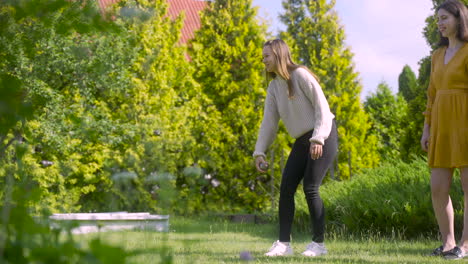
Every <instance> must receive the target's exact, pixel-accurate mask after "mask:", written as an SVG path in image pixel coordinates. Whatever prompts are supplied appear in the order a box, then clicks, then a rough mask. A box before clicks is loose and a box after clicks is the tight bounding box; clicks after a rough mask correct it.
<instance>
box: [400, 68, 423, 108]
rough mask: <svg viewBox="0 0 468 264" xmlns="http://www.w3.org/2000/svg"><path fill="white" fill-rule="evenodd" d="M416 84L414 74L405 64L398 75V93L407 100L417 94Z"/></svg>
mask: <svg viewBox="0 0 468 264" xmlns="http://www.w3.org/2000/svg"><path fill="white" fill-rule="evenodd" d="M417 85H418V83H417V79H416V75H415V74H414V72H413V71H412V70H411V68H410V67H409V66H408V65H405V66H404V67H403V70H402V71H401V73H400V75H399V76H398V93H399V94H401V95H402V96H403V98H405V100H406V102H409V101H411V100H413V99H414V98H415V97H416V96H417V94H416V90H417Z"/></svg>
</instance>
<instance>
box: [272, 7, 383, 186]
mask: <svg viewBox="0 0 468 264" xmlns="http://www.w3.org/2000/svg"><path fill="white" fill-rule="evenodd" d="M334 5H335V1H327V0H318V1H302V0H285V1H283V7H284V9H285V11H284V14H283V15H282V16H281V21H282V22H283V23H284V24H285V25H286V26H287V31H286V32H283V33H282V34H281V37H282V38H284V39H285V40H287V41H289V43H288V44H289V45H291V46H292V51H293V52H294V53H295V55H294V57H295V58H297V59H298V63H300V64H304V65H306V66H308V67H309V68H310V69H311V70H312V71H313V72H314V73H315V74H316V75H317V76H318V78H319V82H320V84H321V85H322V88H323V90H324V93H325V95H326V96H327V99H328V102H329V104H330V108H331V110H332V112H333V113H334V114H335V116H336V121H337V126H338V137H339V152H338V173H339V177H340V178H341V179H348V178H349V177H350V172H349V171H350V170H349V166H351V168H352V172H356V171H359V170H360V169H362V168H368V167H373V166H375V165H377V162H378V160H379V157H378V154H377V151H376V143H377V142H376V141H377V139H376V137H375V136H374V135H373V134H371V133H368V131H369V129H370V128H371V124H370V122H369V117H368V115H367V114H366V113H365V112H364V109H363V107H362V104H361V102H360V98H359V96H360V93H361V89H362V87H361V84H360V82H359V79H358V74H357V72H355V70H354V67H353V62H352V58H353V54H352V53H351V51H350V50H349V48H347V47H346V46H345V44H344V39H345V33H344V29H343V27H342V26H341V25H340V24H339V20H338V15H337V14H336V12H334V10H333V7H334Z"/></svg>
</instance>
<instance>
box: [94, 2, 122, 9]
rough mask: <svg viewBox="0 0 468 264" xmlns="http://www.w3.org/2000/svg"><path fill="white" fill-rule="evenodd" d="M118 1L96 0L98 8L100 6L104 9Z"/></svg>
mask: <svg viewBox="0 0 468 264" xmlns="http://www.w3.org/2000/svg"><path fill="white" fill-rule="evenodd" d="M118 1H119V0H98V4H99V8H101V10H105V9H106V7H108V6H110V5H112V4H114V3H117V2H118Z"/></svg>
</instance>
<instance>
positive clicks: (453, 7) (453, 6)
mask: <svg viewBox="0 0 468 264" xmlns="http://www.w3.org/2000/svg"><path fill="white" fill-rule="evenodd" d="M441 9H444V10H445V11H447V12H449V13H450V14H452V15H453V16H454V17H455V18H456V19H457V21H458V29H457V38H458V39H459V40H461V41H465V42H468V9H467V7H466V6H465V5H464V4H462V3H460V1H458V0H447V1H445V2H443V3H442V4H441V5H440V6H438V7H437V9H436V12H439V10H441ZM439 36H440V39H439V43H438V44H439V46H448V44H449V40H448V38H446V37H443V36H442V33H440V32H439Z"/></svg>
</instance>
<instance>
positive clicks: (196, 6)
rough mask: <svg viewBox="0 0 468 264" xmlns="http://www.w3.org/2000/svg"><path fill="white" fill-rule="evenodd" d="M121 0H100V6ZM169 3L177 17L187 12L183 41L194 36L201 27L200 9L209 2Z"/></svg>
mask: <svg viewBox="0 0 468 264" xmlns="http://www.w3.org/2000/svg"><path fill="white" fill-rule="evenodd" d="M118 1H119V0H98V3H99V7H100V8H101V9H102V10H104V9H105V8H106V7H107V6H109V5H111V4H113V3H116V2H118ZM167 3H168V5H169V10H168V14H169V16H170V17H171V18H172V19H175V18H176V17H177V16H179V15H180V13H181V12H184V13H185V19H184V25H183V26H182V36H181V39H180V42H181V43H187V41H188V40H189V39H191V38H193V36H194V32H195V31H196V30H197V29H199V28H200V14H199V13H200V11H202V10H203V9H204V8H206V7H207V5H208V3H207V2H206V1H203V0H167Z"/></svg>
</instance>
